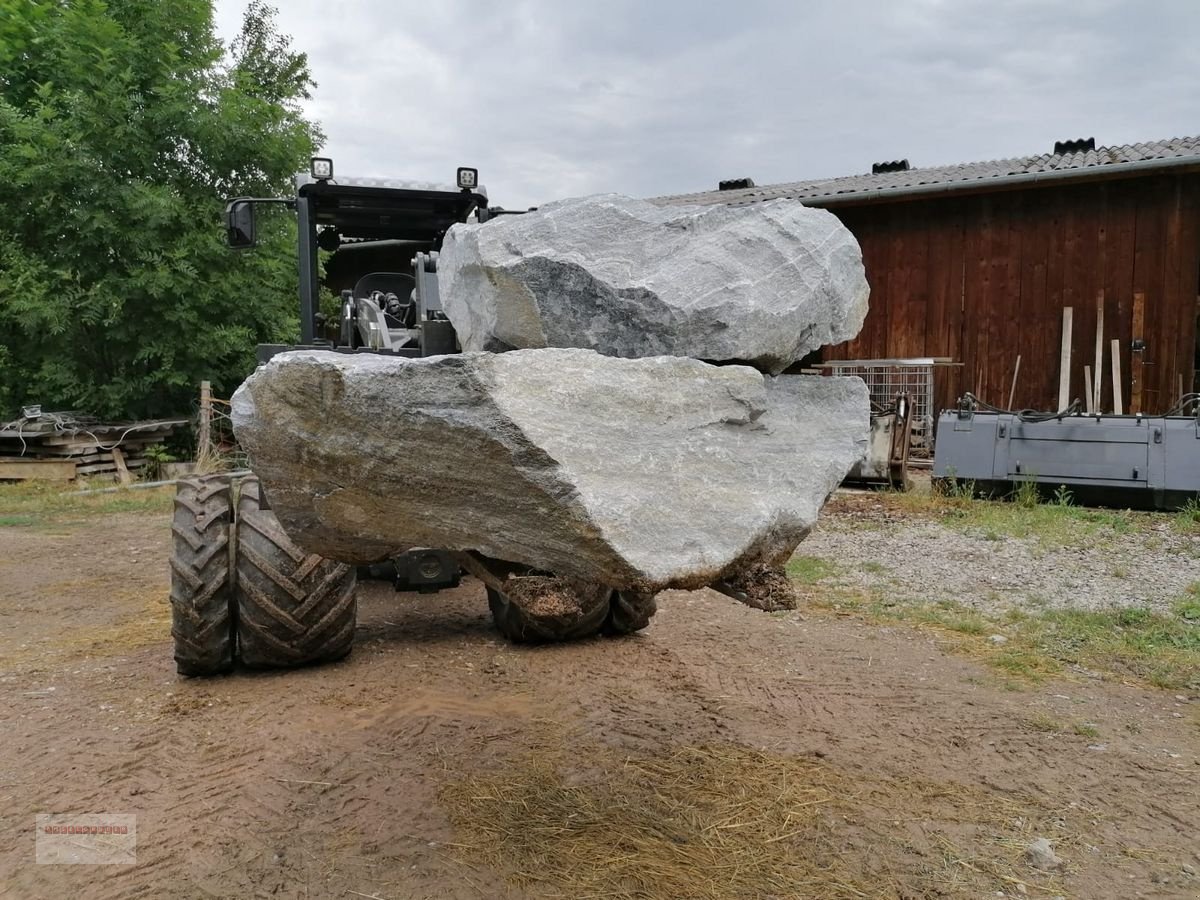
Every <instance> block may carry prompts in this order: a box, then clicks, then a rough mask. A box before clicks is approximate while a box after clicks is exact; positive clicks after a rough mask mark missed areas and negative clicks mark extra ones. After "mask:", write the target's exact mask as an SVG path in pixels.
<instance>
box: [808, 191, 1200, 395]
mask: <svg viewBox="0 0 1200 900" xmlns="http://www.w3.org/2000/svg"><path fill="white" fill-rule="evenodd" d="M832 212H833V213H834V214H835V215H837V216H838V217H839V218H840V219H841V220H842V221H843V222H844V223H845V224H846V226H847V227H848V228H849V229H850V230H851V231H852V232H853V233H854V235H855V236H856V237H857V238H858V241H859V244H860V245H861V246H862V250H863V261H864V264H865V265H866V270H867V280H868V281H869V282H870V285H871V309H870V312H869V313H868V314H867V319H866V322H865V324H864V325H863V329H862V332H861V333H860V334H859V336H858V337H857V338H856V339H855V340H853V341H849V342H847V343H845V344H839V345H837V346H835V347H829V348H826V349H825V351H824V354H823V356H824V358H825V359H871V358H888V357H908V356H944V357H950V358H952V359H954V360H955V361H956V362H959V363H962V365H961V366H958V367H954V368H940V369H938V370H937V404H938V406H939V408H946V407H949V406H951V405H953V403H954V400H955V399H956V398H957V397H958V396H959V395H960V394H961V393H963V392H964V391H967V390H970V391H973V392H975V393H976V394H978V396H980V397H981V398H982V399H984V400H986V401H988V402H989V403H994V404H996V405H1004V404H1005V403H1007V401H1008V392H1009V387H1010V384H1011V381H1012V375H1013V365H1014V363H1015V362H1016V358H1017V354H1020V355H1021V371H1020V375H1019V378H1018V382H1017V393H1016V399H1015V403H1016V405H1017V406H1022V407H1026V406H1027V407H1036V408H1038V409H1051V408H1053V407H1054V406H1055V404H1056V402H1057V397H1058V360H1059V346H1060V341H1061V336H1062V309H1063V307H1064V306H1071V307H1074V330H1073V339H1072V347H1071V396H1072V397H1082V396H1083V393H1084V391H1083V367H1084V365H1089V366H1091V365H1093V360H1094V355H1095V340H1096V303H1097V297H1098V295H1099V294H1100V292H1101V291H1103V297H1104V352H1105V356H1104V376H1103V379H1102V385H1103V387H1102V395H1103V401H1102V408H1103V409H1105V410H1110V409H1111V407H1112V375H1111V362H1110V359H1109V352H1110V349H1111V344H1110V341H1111V340H1112V339H1113V338H1118V339H1119V340H1120V341H1121V373H1122V379H1123V386H1122V392H1123V394H1124V398H1125V403H1126V406H1128V404H1129V400H1130V385H1129V373H1130V350H1129V344H1130V339H1131V336H1132V315H1133V294H1134V292H1135V291H1142V292H1144V293H1145V297H1146V299H1145V322H1146V327H1145V340H1146V350H1145V352H1144V353H1143V354H1142V355H1143V359H1144V370H1143V371H1144V383H1145V387H1144V389H1143V395H1142V396H1143V411H1145V412H1150V413H1154V412H1163V411H1165V410H1166V409H1167V408H1168V407H1169V406H1171V405H1173V404H1174V402H1175V399H1176V396H1177V393H1178V380H1179V377H1180V376H1183V384H1184V390H1185V391H1188V390H1192V389H1193V386H1192V380H1193V366H1194V365H1195V355H1196V313H1197V293H1198V291H1200V176H1197V175H1177V176H1169V175H1164V176H1156V177H1145V178H1136V179H1128V180H1124V181H1106V182H1100V183H1093V184H1082V185H1074V186H1069V187H1041V188H1034V189H1028V190H1021V191H1012V192H1008V193H992V194H982V195H977V196H973V197H960V198H945V199H935V200H920V201H909V202H894V203H886V204H879V205H873V206H859V207H842V208H835V209H833V210H832Z"/></svg>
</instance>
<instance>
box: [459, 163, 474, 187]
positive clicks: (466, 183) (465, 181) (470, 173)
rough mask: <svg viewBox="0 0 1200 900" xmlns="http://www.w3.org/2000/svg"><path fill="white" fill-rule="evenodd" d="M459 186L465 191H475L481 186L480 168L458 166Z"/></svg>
mask: <svg viewBox="0 0 1200 900" xmlns="http://www.w3.org/2000/svg"><path fill="white" fill-rule="evenodd" d="M458 186H459V187H460V188H462V189H463V190H464V191H473V190H475V188H477V187H479V170H478V169H467V168H464V167H463V166H459V167H458Z"/></svg>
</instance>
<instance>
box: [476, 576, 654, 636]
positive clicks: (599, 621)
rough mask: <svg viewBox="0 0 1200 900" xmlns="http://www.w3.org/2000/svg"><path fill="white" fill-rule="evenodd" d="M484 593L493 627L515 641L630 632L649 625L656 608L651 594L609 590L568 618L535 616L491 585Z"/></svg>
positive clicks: (613, 634)
mask: <svg viewBox="0 0 1200 900" xmlns="http://www.w3.org/2000/svg"><path fill="white" fill-rule="evenodd" d="M487 596H488V607H489V608H490V609H491V611H492V621H493V622H495V624H496V630H497V631H499V632H500V634H501V635H503V636H504V637H505V638H506V639H507V640H510V641H512V642H513V643H517V644H546V643H556V642H565V641H577V640H582V639H584V638H589V637H594V636H595V635H598V634H606V635H611V636H618V635H624V634H632V633H633V632H635V631H640V630H641V629H643V628H645V627H646V626H647V625H649V624H650V618H651V616H653V615H654V613H655V611H656V607H655V604H654V596H653V595H652V594H633V593H626V592H622V591H612V592H611V593H610V594H609V596H608V598H607V600H605V601H604V602H601V603H599V604H598V605H596V606H594V607H591V608H589V609H586V610H581V611H580V613H579V615H578V616H576V617H570V618H568V617H564V616H561V615H558V616H553V617H550V616H539V615H536V614H534V613H532V612H530V611H529V609H527V608H523V607H521V606H519V605H518V604H516V603H514V602H513V601H512V599H511V598H510V597H509V596H508V595H507V594H505V593H503V592H501V591H498V590H496V589H495V588H492V587H489V588H488V589H487Z"/></svg>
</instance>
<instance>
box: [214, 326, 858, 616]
mask: <svg viewBox="0 0 1200 900" xmlns="http://www.w3.org/2000/svg"><path fill="white" fill-rule="evenodd" d="M233 423H234V430H235V432H236V434H237V438H238V441H239V442H240V443H241V445H242V447H244V448H245V449H246V450H247V451H248V452H249V455H250V460H251V463H252V465H253V467H254V470H255V471H256V472H257V473H258V474H259V476H260V477H261V479H262V482H263V484H264V485H265V486H266V489H267V494H268V497H269V498H270V501H271V505H272V508H273V509H274V511H275V513H276V515H277V516H278V517H279V520H280V522H281V523H282V524H283V526H284V528H285V529H286V530H287V531H288V533H289V535H290V536H291V537H292V538H293V539H294V540H295V541H296V542H297V543H298V544H299V545H300V546H301V547H303V548H304V549H306V550H308V551H310V552H314V553H319V554H321V555H323V556H327V557H331V558H334V559H338V560H342V561H345V562H355V563H366V562H372V561H375V560H379V559H382V558H385V557H387V556H389V555H392V554H395V553H398V552H400V551H403V550H406V549H409V548H412V547H440V548H447V549H451V550H474V551H478V552H480V553H482V554H484V555H486V556H489V557H493V558H497V559H502V560H508V561H510V562H515V563H522V564H525V565H528V566H533V567H535V568H537V569H542V570H546V571H549V572H553V573H555V574H557V575H562V576H570V577H575V578H580V579H584V580H587V581H591V582H599V583H601V584H605V585H609V586H612V587H614V588H621V589H629V590H636V591H642V592H654V591H657V590H661V589H663V588H667V587H698V586H701V585H706V584H709V583H712V582H713V581H715V580H717V579H719V578H722V577H725V576H726V575H728V574H730V573H733V572H736V571H741V570H743V569H745V568H746V567H747V566H750V565H755V564H761V563H763V562H766V563H768V564H778V563H780V562H781V561H782V560H784V559H786V557H787V556H788V555H790V554H791V552H792V551H793V550H794V549H795V547H796V545H797V544H798V543H799V542H800V541H801V540H802V539H803V538H804V537H805V535H806V534H807V533H808V531H809V530H810V529H811V528H812V525H813V523H814V522H815V520H816V518H817V513H818V510H819V509H820V507H821V505H822V504H823V503H824V501H825V499H826V497H827V496H828V494H829V493H830V492H831V491H832V490H833V489H834V487H835V486H836V485H837V484H838V482H839V481H840V480H841V479H842V477H843V476H844V475H845V473H846V471H847V470H848V469H849V468H850V466H851V465H852V464H853V463H854V462H855V460H856V459H857V458H858V457H859V456H860V455H861V454H862V452H863V449H864V447H865V442H866V437H867V430H868V399H867V391H866V388H865V387H864V385H863V383H862V382H861V381H860V380H858V379H856V378H845V379H843V378H839V379H835V378H821V377H817V376H806V375H795V376H782V377H779V378H769V377H768V378H764V376H763V375H761V374H760V373H759V372H757V371H755V370H754V369H751V368H748V367H745V366H713V365H708V364H706V363H703V362H699V361H697V360H692V359H680V358H675V357H664V356H660V357H653V358H648V359H637V360H627V359H614V358H610V357H605V356H601V355H599V354H597V353H594V352H591V351H588V350H559V349H546V350H525V351H516V352H512V353H504V354H490V353H466V354H462V355H455V356H442V357H430V358H427V359H402V358H394V357H384V356H373V355H349V354H339V353H332V352H318V351H307V352H293V353H285V354H282V355H280V356H276V357H275V358H274V359H272V360H271V361H270V362H269V363H267V364H266V365H265V366H262V367H260V368H259V369H258V371H257V372H255V373H254V374H253V375H251V376H250V378H248V379H247V380H246V382H245V383H244V384H243V385H242V386H241V388H239V389H238V391H237V393H236V394H235V395H234V398H233Z"/></svg>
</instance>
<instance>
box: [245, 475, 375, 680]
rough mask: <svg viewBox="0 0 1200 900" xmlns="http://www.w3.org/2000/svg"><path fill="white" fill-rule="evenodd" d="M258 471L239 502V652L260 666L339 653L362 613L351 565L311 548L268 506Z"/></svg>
mask: <svg viewBox="0 0 1200 900" xmlns="http://www.w3.org/2000/svg"><path fill="white" fill-rule="evenodd" d="M263 506H264V504H263V502H262V486H261V485H260V484H259V482H258V479H257V478H253V477H251V478H247V479H246V480H245V481H243V482H242V484H241V491H240V492H239V494H238V502H237V530H238V533H237V580H236V582H235V586H234V595H235V599H236V601H237V637H238V656H239V657H240V659H241V661H242V663H243V664H244V665H247V666H251V667H254V668H291V667H295V666H303V665H308V664H310V663H318V662H330V661H332V660H336V659H341V658H342V657H344V656H346V655H347V654H348V653H349V652H350V648H351V646H352V645H353V642H354V626H355V620H356V618H357V615H358V605H357V601H356V598H355V587H356V579H355V570H354V567H353V566H348V565H345V564H344V563H339V562H334V561H333V560H330V559H325V558H324V557H321V556H317V555H316V554H311V553H305V552H304V551H303V550H301V549H300V548H299V547H297V546H296V545H295V544H293V543H292V541H291V539H290V538H288V536H287V535H286V534H285V533H284V531H283V529H282V528H280V526H279V520H278V519H276V518H275V514H274V513H273V512H271V511H270V510H269V509H264V508H263Z"/></svg>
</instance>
